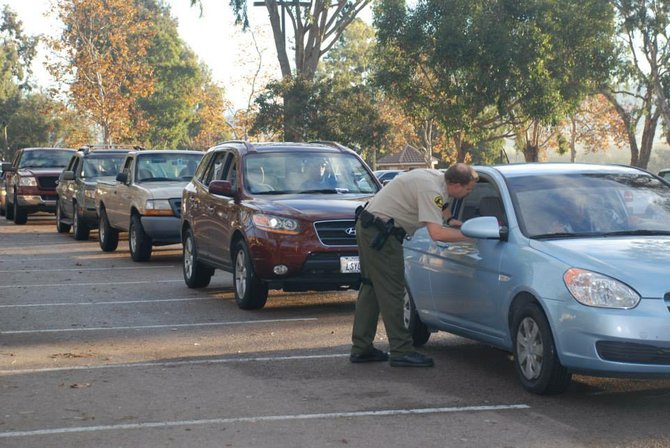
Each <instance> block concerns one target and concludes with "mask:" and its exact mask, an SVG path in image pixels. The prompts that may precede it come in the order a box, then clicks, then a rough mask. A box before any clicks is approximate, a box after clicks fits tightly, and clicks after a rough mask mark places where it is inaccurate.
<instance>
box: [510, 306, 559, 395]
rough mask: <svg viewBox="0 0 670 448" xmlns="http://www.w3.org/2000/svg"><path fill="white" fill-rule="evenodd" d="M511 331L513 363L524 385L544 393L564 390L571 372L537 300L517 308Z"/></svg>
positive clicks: (533, 390) (530, 389)
mask: <svg viewBox="0 0 670 448" xmlns="http://www.w3.org/2000/svg"><path fill="white" fill-rule="evenodd" d="M512 334H513V335H514V365H515V367H516V371H517V374H518V375H519V379H520V380H521V384H522V385H523V387H524V388H525V389H526V390H528V391H529V392H533V393H536V394H541V395H545V394H547V395H548V394H559V393H561V392H563V391H565V389H566V388H567V387H568V385H569V384H570V380H571V378H572V375H571V374H570V372H568V370H567V369H566V368H565V367H563V366H562V365H561V363H560V361H559V359H558V355H557V354H556V346H555V345H554V338H553V337H552V335H551V328H550V327H549V322H548V321H547V318H546V317H545V315H544V313H543V312H542V309H540V307H539V306H538V305H537V304H536V303H533V302H526V303H524V304H522V305H521V306H519V307H518V308H517V309H516V310H515V312H514V318H513V321H512Z"/></svg>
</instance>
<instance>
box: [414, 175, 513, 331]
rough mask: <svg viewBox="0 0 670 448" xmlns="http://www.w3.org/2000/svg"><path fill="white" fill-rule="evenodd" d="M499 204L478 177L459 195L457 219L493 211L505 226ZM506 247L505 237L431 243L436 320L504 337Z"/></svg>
mask: <svg viewBox="0 0 670 448" xmlns="http://www.w3.org/2000/svg"><path fill="white" fill-rule="evenodd" d="M493 204H495V206H494V205H493ZM502 204H503V201H502V197H501V195H500V193H499V190H498V188H497V187H496V186H495V184H494V183H493V182H492V181H491V179H488V178H487V177H485V176H480V180H479V182H478V183H477V185H476V186H475V189H474V190H473V191H472V193H471V194H470V195H468V196H467V197H466V198H464V200H463V203H462V206H461V215H460V218H461V219H462V220H467V219H472V218H475V217H478V216H496V217H497V218H498V220H499V224H500V225H506V224H507V222H508V220H507V216H506V214H505V210H504V207H503V206H502ZM506 246H507V244H506V242H505V241H501V240H486V239H476V240H470V241H463V242H454V243H442V242H432V247H431V248H430V250H428V254H427V258H428V259H427V262H428V263H429V264H430V265H431V266H432V267H433V268H432V269H431V271H430V288H431V293H432V297H433V303H434V306H435V312H436V315H437V318H438V319H439V320H441V321H442V322H443V323H445V324H446V325H448V326H452V327H454V328H457V329H460V330H461V331H460V332H465V333H467V334H470V335H472V336H474V337H476V338H478V339H488V340H491V341H497V340H499V339H502V338H504V335H505V331H506V328H505V327H506V320H505V313H504V312H502V310H503V308H504V304H503V300H504V297H506V295H505V293H504V288H505V285H506V277H505V274H504V272H503V269H504V268H503V266H502V263H503V260H504V255H505V248H506Z"/></svg>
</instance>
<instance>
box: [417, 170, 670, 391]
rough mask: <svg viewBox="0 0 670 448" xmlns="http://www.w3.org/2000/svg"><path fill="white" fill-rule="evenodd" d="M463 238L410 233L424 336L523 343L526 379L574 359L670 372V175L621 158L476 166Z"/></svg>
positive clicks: (555, 371)
mask: <svg viewBox="0 0 670 448" xmlns="http://www.w3.org/2000/svg"><path fill="white" fill-rule="evenodd" d="M477 171H478V173H479V175H480V180H479V182H478V184H477V186H476V187H475V189H474V191H473V192H472V193H471V194H470V195H469V196H467V197H466V198H465V199H464V200H463V203H462V204H461V206H460V207H459V209H458V211H457V212H456V213H457V215H458V217H459V219H461V220H462V221H463V225H462V228H461V230H462V231H463V233H464V234H465V235H467V236H469V237H471V238H472V240H471V241H468V242H461V243H448V244H446V243H439V242H434V241H432V240H431V238H430V237H429V236H428V234H427V232H426V231H425V229H422V230H420V231H419V232H417V233H416V234H415V235H414V237H413V238H412V239H411V240H410V241H406V242H405V271H406V278H407V290H408V291H407V292H408V294H407V296H406V301H405V302H406V306H405V323H406V325H407V326H408V327H409V329H410V331H411V332H412V336H413V338H414V343H415V345H423V344H425V343H426V342H427V341H428V339H429V337H430V333H431V332H433V331H437V330H442V331H447V332H450V333H454V334H458V335H461V336H464V337H467V338H471V339H475V340H478V341H481V342H484V343H487V344H491V345H493V346H495V347H499V348H502V349H504V350H508V351H510V352H512V353H513V354H514V362H515V366H516V371H517V373H518V376H519V379H520V381H521V383H522V385H523V387H524V388H526V389H527V390H529V391H531V392H534V393H538V394H555V393H561V392H563V391H564V390H565V389H566V388H567V386H568V385H569V383H570V380H571V375H572V373H573V372H578V373H582V374H590V375H598V376H625V377H633V376H642V377H659V376H660V377H670V186H668V184H667V183H665V182H663V181H661V180H660V179H659V178H658V177H656V176H654V175H652V174H650V173H648V172H646V171H643V170H641V169H637V168H632V167H625V166H615V165H588V164H553V163H546V164H520V165H507V166H496V167H477Z"/></svg>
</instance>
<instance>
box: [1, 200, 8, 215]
mask: <svg viewBox="0 0 670 448" xmlns="http://www.w3.org/2000/svg"><path fill="white" fill-rule="evenodd" d="M6 203H7V200H6V199H5V204H6ZM5 204H2V207H0V216H5V215H6V214H7V212H6V211H5V210H6V209H5Z"/></svg>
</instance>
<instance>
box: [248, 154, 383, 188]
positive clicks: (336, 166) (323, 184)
mask: <svg viewBox="0 0 670 448" xmlns="http://www.w3.org/2000/svg"><path fill="white" fill-rule="evenodd" d="M243 176H244V186H245V188H246V189H247V190H248V191H249V192H250V193H253V194H300V193H302V194H305V193H313V194H343V193H355V194H371V193H376V192H377V190H378V188H377V184H376V183H375V182H374V180H373V179H372V175H371V174H370V173H369V172H368V170H366V169H365V166H364V165H363V164H362V163H361V161H360V160H359V159H358V158H356V157H355V156H353V155H351V154H343V153H330V152H329V153H318V152H314V153H295V152H292V153H276V152H273V153H266V154H258V153H256V154H249V155H247V156H246V158H245V159H244V173H243Z"/></svg>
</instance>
